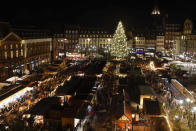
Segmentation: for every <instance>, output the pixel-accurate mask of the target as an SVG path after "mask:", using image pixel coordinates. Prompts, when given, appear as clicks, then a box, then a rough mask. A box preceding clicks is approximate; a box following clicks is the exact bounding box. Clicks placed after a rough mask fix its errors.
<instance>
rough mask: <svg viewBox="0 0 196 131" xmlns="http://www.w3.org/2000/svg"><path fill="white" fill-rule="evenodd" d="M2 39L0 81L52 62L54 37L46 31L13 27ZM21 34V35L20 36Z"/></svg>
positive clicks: (0, 47) (0, 42)
mask: <svg viewBox="0 0 196 131" xmlns="http://www.w3.org/2000/svg"><path fill="white" fill-rule="evenodd" d="M12 31H14V32H17V34H16V33H14V32H11V33H9V32H10V31H7V32H3V33H5V34H6V35H5V36H4V37H2V38H1V41H0V50H1V53H0V81H5V80H6V79H7V78H9V77H11V76H13V75H23V74H26V73H30V72H31V71H32V70H34V69H35V68H38V67H39V66H40V65H41V64H43V63H49V62H51V52H52V38H49V37H50V36H49V34H48V32H46V31H40V30H36V29H27V28H26V29H25V28H12ZM18 34H20V35H21V36H19V35H18Z"/></svg>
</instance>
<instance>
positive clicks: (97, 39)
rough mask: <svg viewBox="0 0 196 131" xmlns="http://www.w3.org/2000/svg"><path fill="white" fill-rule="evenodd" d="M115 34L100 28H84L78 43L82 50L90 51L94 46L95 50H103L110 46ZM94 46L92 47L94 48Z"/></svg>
mask: <svg viewBox="0 0 196 131" xmlns="http://www.w3.org/2000/svg"><path fill="white" fill-rule="evenodd" d="M112 37H113V35H112V34H111V33H110V32H108V31H105V30H100V29H86V30H85V29H82V30H81V31H80V35H79V40H78V43H79V45H80V47H81V49H82V51H81V52H88V51H90V50H91V47H93V48H94V49H96V50H94V52H100V51H103V50H104V48H106V47H107V48H110V46H111V40H112ZM93 48H92V49H93Z"/></svg>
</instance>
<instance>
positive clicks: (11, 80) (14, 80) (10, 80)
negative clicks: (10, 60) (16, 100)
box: [6, 76, 19, 83]
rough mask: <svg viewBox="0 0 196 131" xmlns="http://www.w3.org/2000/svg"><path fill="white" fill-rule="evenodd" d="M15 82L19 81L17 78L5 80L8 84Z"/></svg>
mask: <svg viewBox="0 0 196 131" xmlns="http://www.w3.org/2000/svg"><path fill="white" fill-rule="evenodd" d="M17 80H19V77H17V76H13V77H11V78H9V79H7V80H6V81H7V82H9V83H15V82H16V81H17Z"/></svg>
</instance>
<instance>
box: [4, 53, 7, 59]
mask: <svg viewBox="0 0 196 131" xmlns="http://www.w3.org/2000/svg"><path fill="white" fill-rule="evenodd" d="M4 55H5V59H6V60H7V51H5V54H4Z"/></svg>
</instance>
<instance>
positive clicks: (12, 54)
mask: <svg viewBox="0 0 196 131" xmlns="http://www.w3.org/2000/svg"><path fill="white" fill-rule="evenodd" d="M13 57H14V53H13V51H11V59H12V58H13Z"/></svg>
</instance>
